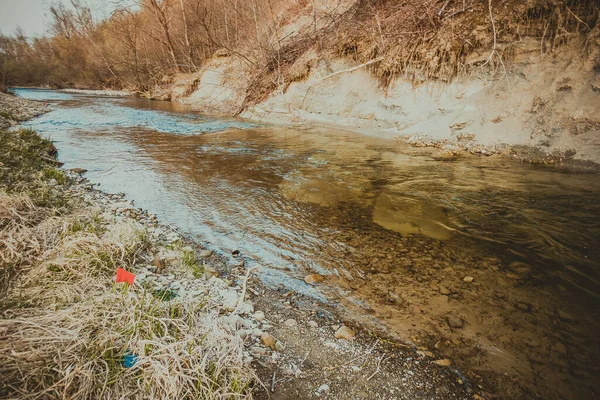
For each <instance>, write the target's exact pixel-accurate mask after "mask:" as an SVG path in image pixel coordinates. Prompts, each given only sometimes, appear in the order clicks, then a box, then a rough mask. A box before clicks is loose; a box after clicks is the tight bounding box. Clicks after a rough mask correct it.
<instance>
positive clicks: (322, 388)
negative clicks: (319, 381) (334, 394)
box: [317, 383, 329, 394]
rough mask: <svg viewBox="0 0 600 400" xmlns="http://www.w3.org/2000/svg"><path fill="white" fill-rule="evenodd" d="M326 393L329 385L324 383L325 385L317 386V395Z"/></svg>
mask: <svg viewBox="0 0 600 400" xmlns="http://www.w3.org/2000/svg"><path fill="white" fill-rule="evenodd" d="M327 391H329V385H328V384H326V383H325V384H323V385H321V386H319V388H318V389H317V394H321V393H323V392H327Z"/></svg>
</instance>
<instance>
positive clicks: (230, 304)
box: [219, 289, 238, 311]
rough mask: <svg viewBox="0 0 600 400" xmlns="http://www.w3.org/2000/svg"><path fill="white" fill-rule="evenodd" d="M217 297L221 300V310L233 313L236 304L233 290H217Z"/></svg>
mask: <svg viewBox="0 0 600 400" xmlns="http://www.w3.org/2000/svg"><path fill="white" fill-rule="evenodd" d="M219 296H221V298H222V299H223V301H222V303H221V304H222V305H223V308H224V309H226V310H228V311H233V310H234V309H235V306H236V305H237V303H238V294H237V292H236V291H234V290H228V289H221V290H219Z"/></svg>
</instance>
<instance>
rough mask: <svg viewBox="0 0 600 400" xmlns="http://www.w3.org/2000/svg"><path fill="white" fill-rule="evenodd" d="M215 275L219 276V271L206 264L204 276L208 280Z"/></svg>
mask: <svg viewBox="0 0 600 400" xmlns="http://www.w3.org/2000/svg"><path fill="white" fill-rule="evenodd" d="M213 276H219V273H218V272H217V270H216V269H214V268H213V267H210V266H208V265H206V266H204V278H205V279H206V280H208V279H210V278H212V277H213Z"/></svg>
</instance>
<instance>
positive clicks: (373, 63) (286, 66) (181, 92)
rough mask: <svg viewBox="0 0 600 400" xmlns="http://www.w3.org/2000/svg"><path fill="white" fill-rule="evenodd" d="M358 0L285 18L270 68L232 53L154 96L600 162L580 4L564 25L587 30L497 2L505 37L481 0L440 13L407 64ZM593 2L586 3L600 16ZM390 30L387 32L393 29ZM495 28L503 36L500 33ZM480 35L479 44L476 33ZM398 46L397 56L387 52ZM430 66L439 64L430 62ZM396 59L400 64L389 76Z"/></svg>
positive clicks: (594, 50) (593, 39)
mask: <svg viewBox="0 0 600 400" xmlns="http://www.w3.org/2000/svg"><path fill="white" fill-rule="evenodd" d="M358 3H360V2H352V1H346V2H342V3H340V4H339V5H338V8H336V9H335V11H332V10H331V9H325V8H326V6H325V5H324V6H323V7H324V9H323V10H320V11H319V10H317V14H318V13H319V12H322V13H323V14H327V13H329V14H327V15H330V14H332V13H333V14H335V15H336V16H337V17H335V18H337V19H335V18H334V17H331V19H332V20H335V21H337V22H335V23H332V24H333V25H331V24H329V25H328V23H326V22H325V21H321V20H317V22H314V21H313V20H312V17H311V14H310V12H311V8H310V7H309V6H308V5H307V6H306V7H305V8H304V9H302V10H300V11H297V10H296V11H294V12H295V14H291V15H288V16H287V19H286V20H284V21H283V22H282V26H280V27H279V30H278V31H277V34H279V35H280V36H281V37H282V39H281V45H280V46H281V47H280V48H279V50H277V51H278V52H279V53H277V54H276V55H274V56H273V57H274V60H275V61H277V63H275V61H272V62H271V64H268V65H267V68H266V69H265V70H264V71H263V70H262V69H261V68H262V66H259V65H255V64H251V63H249V62H248V61H247V60H245V59H244V58H242V57H239V56H236V55H235V53H232V52H229V51H225V50H224V51H220V52H217V53H216V54H215V56H214V57H213V58H212V59H211V60H210V61H209V62H207V63H206V64H205V65H204V66H203V67H202V69H201V70H200V71H199V72H197V73H194V74H179V75H176V76H175V77H173V79H172V80H171V83H170V84H166V85H163V86H162V87H160V88H156V89H155V90H154V91H153V92H151V93H149V94H148V95H149V96H150V97H152V98H161V99H172V100H176V101H180V102H184V103H187V104H191V105H193V106H194V108H196V109H198V110H202V111H205V112H217V113H224V114H229V115H237V114H239V115H241V116H242V117H245V118H249V119H253V120H259V121H266V122H279V123H285V124H290V123H302V124H306V123H311V124H334V125H338V126H344V127H347V128H351V129H356V130H360V131H362V132H365V133H367V134H372V135H380V136H385V137H392V138H398V139H399V140H406V141H408V142H409V143H411V144H414V145H416V146H432V147H436V148H438V149H439V152H440V156H452V155H453V154H454V153H455V152H459V151H462V150H466V151H469V152H471V153H476V154H485V155H490V154H494V153H500V154H503V155H509V156H511V157H513V158H517V159H523V160H529V161H532V162H535V163H542V164H569V163H572V162H573V161H574V160H576V161H577V162H578V163H579V164H581V165H584V166H585V164H586V162H593V163H599V162H600V119H599V115H600V38H599V36H598V30H599V28H598V26H596V27H594V25H591V26H590V25H588V24H586V25H585V26H584V25H581V23H580V22H579V21H581V19H580V18H579V17H577V18H578V19H574V17H573V15H575V14H574V13H573V10H574V8H573V6H572V5H571V6H565V7H566V9H565V12H567V14H568V16H569V17H568V18H567V19H564V20H563V23H565V24H567V22H565V21H567V20H568V19H569V18H571V19H572V22H573V23H574V24H576V25H577V26H579V27H580V28H581V29H580V30H578V29H579V28H573V29H571V28H569V27H568V26H567V25H568V24H567V25H564V27H562V28H560V26H555V23H556V21H554V22H552V21H553V20H552V18H554V17H553V16H552V15H553V14H552V13H554V12H555V11H554V10H551V9H546V8H543V7H542V5H539V4H538V3H543V2H530V3H531V4H532V5H531V7H532V8H530V9H528V8H527V7H525V6H523V4H521V2H514V3H515V7H516V8H515V11H514V12H515V14H514V18H515V19H517V18H518V17H517V15H521V14H518V13H524V14H523V15H527V18H532V19H530V20H528V21H529V22H528V23H529V24H530V25H527V24H526V23H525V22H519V23H514V21H512V22H510V21H511V18H513V16H511V15H512V14H511V11H510V10H508V9H507V7H506V6H505V7H499V6H495V8H494V10H493V14H492V15H494V18H496V23H498V24H499V23H500V22H498V21H499V20H501V21H503V22H502V24H504V25H503V27H504V30H503V31H502V33H500V32H498V33H497V34H498V35H500V36H499V38H498V43H496V42H492V35H491V34H492V26H491V24H490V18H489V16H486V12H487V11H488V10H487V8H486V7H483V3H484V2H481V4H479V3H477V6H475V5H473V7H483V8H481V9H478V10H477V12H476V11H474V10H473V9H471V10H468V11H467V12H462V11H461V10H460V9H456V10H454V13H457V14H458V15H459V16H460V18H459V17H456V18H459V19H458V20H457V21H455V22H453V23H450V22H448V21H447V20H446V19H443V20H442V22H441V26H438V25H436V28H432V29H434V30H437V34H436V35H437V36H435V40H434V39H431V42H427V41H424V40H422V38H419V39H415V41H414V46H415V48H416V49H418V50H419V52H420V53H423V54H425V55H422V54H420V53H419V54H420V55H419V56H414V57H413V58H410V57H409V58H408V59H407V61H406V63H405V64H406V65H405V67H403V68H400V67H399V66H398V63H400V62H401V61H402V60H403V57H405V55H403V54H404V51H405V50H406V48H405V47H402V43H403V42H402V41H401V42H399V44H397V45H393V44H391V43H390V42H386V36H385V33H386V32H387V30H391V29H392V27H391V26H386V25H385V24H384V25H382V26H380V29H383V31H382V37H381V41H382V42H385V43H387V44H386V45H383V44H381V43H379V42H378V41H377V40H375V39H373V38H371V39H369V38H365V37H363V36H364V35H363V36H361V33H360V31H357V30H356V29H351V27H348V26H347V25H345V24H344V23H343V21H344V18H350V16H352V15H354V16H355V17H361V18H366V19H368V21H365V22H364V23H365V29H367V27H369V28H372V27H371V26H370V25H369V24H375V25H374V26H375V27H376V26H377V24H376V22H377V21H378V20H377V17H376V15H375V17H373V15H370V14H369V13H368V12H365V11H364V10H362V9H361V6H360V4H358ZM384 3H386V2H381V4H379V3H378V5H377V6H376V7H381V10H380V11H381V12H382V13H383V12H386V10H388V8H389V7H388V6H390V5H389V4H388V5H387V6H386V5H385V4H384ZM448 3H450V6H452V7H454V6H455V5H454V4H453V2H447V4H448ZM491 4H492V3H490V5H491ZM586 4H587V3H585V4H581V7H583V8H581V9H580V12H584V11H585V10H588V9H587V8H584V6H585V7H587V6H589V7H592V5H589V4H587V6H586ZM463 6H464V5H463ZM386 7H388V8H386ZM390 7H391V6H390ZM407 7H408V6H407ZM523 7H525V9H523ZM540 7H541V8H540ZM544 7H545V6H544ZM569 7H571V8H569ZM363 8H364V7H363ZM592 8H593V7H592ZM592 8H590V9H589V10H588V11H589V12H591V13H592V14H593V12H592V11H591V10H592ZM377 12H379V11H377ZM490 12H492V10H491V9H490ZM560 12H561V11H558V9H557V10H556V13H558V14H560ZM352 13H355V14H352ZM365 13H366V14H365ZM373 13H375V11H373ZM545 13H550V14H548V15H546V14H545ZM465 14H469V15H465ZM538 14H539V15H538ZM561 15H562V14H561ZM576 16H577V15H575V17H576ZM588 17H589V18H592V17H593V15H589V16H588ZM369 18H371V19H369ZM373 18H374V20H373V21H372V19H373ZM390 18H391V17H390ZM453 18H454V17H453ZM519 18H520V17H519ZM545 18H549V19H548V20H546V19H545ZM323 19H325V17H323ZM374 21H375V22H374ZM594 21H595V20H594ZM313 22H314V23H313ZM391 23H392V22H391V21H388V24H391ZM399 23H400V22H399ZM407 23H408V22H407ZM520 23H525V25H522V26H520V25H519V24H520ZM590 23H591V22H590ZM314 24H316V26H315V25H314ZM448 24H450V25H448ZM539 24H542V25H541V26H542V27H543V26H544V24H546V25H545V26H546V30H545V31H544V30H543V29H542V30H541V31H540V30H539V29H537V26H538V25H539ZM446 25H448V26H446ZM467 25H468V28H467ZM559 25H560V24H559ZM494 26H495V25H494ZM524 26H527V27H528V28H523V27H524ZM534 27H536V28H535V29H534ZM549 27H551V28H549ZM451 29H453V30H455V31H451ZM471 29H472V30H473V31H472V32H471ZM549 29H550V30H552V29H558V30H559V31H560V32H563V31H564V32H568V33H560V34H556V36H557V37H554V36H553V39H552V41H549V40H550V39H549V37H548V35H549V34H550V33H549ZM561 29H562V31H561ZM314 30H317V31H318V33H317V34H315V35H317V37H320V38H321V39H320V40H321V42H319V41H318V40H316V39H315V38H312V39H314V40H313V41H312V42H310V43H311V44H306V42H307V40H306V38H307V37H309V36H310V35H311V32H313V31H314ZM520 30H521V31H522V32H520ZM463 31H465V32H464V33H463ZM452 32H454V33H452ZM388 34H389V35H390V38H389V40H390V41H392V40H394V39H393V38H396V36H393V35H392V34H391V33H389V32H388ZM493 34H494V35H493V37H494V40H496V39H495V38H496V36H495V35H496V31H494V32H493ZM319 35H321V36H319ZM336 35H337V36H336ZM453 35H458V36H459V37H462V39H461V40H463V42H462V43H463V46H464V47H463V48H462V49H457V50H456V52H457V53H456V54H454V56H453V57H451V55H452V51H447V49H445V50H443V51H441V50H439V49H438V47H436V46H438V45H441V44H440V43H442V44H443V43H446V42H448V46H449V47H448V48H451V47H452V46H455V41H456V40H458V39H457V38H456V36H453ZM511 35H512V36H511ZM553 35H555V33H553ZM348 36H350V37H354V36H356V37H354V38H353V39H352V40H354V42H352V43H354V44H353V45H352V46H354V47H352V46H351V47H350V48H348V49H349V50H348V49H347V52H346V53H343V52H342V53H343V54H340V53H339V52H337V53H336V52H335V51H332V50H331V49H330V48H331V47H332V46H334V45H336V44H337V45H339V46H342V44H344V45H345V46H350V45H348V44H347V43H346V42H347V41H348V40H350V39H348V40H346V39H347V37H348ZM400 37H401V38H402V36H400ZM500 37H501V38H502V41H501V42H500ZM558 37H563V39H560V40H559V39H558ZM565 37H566V38H567V39H565ZM336 38H337V39H336ZM344 38H345V39H344ZM396 39H397V38H396ZM404 39H405V38H404ZM404 39H402V40H404ZM476 39H477V40H479V42H477V43H478V44H477V45H476V44H474V43H471V42H470V41H475V40H476ZM344 40H346V41H344ZM361 40H362V42H361ZM444 41H446V42H444ZM438 42H440V43H438ZM550 42H551V44H550ZM319 43H320V44H319ZM332 43H333V44H332ZM450 43H451V44H450ZM465 43H471V44H470V45H468V44H465ZM407 45H408V44H404V46H407ZM327 46H329V47H327ZM361 46H362V47H365V46H366V47H367V48H374V50H373V52H375V53H376V52H377V50H379V51H381V50H382V49H381V47H383V48H384V49H385V50H386V51H387V53H382V55H381V56H371V57H370V58H369V57H366V56H365V55H364V54H363V53H361V50H364V49H362V47H361ZM368 46H371V47H368ZM326 49H329V50H326ZM392 49H396V53H390V52H392ZM365 51H366V50H365ZM430 53H431V54H430ZM442 56H443V57H447V59H444V58H443V57H442ZM277 57H279V58H277ZM406 57H408V56H406ZM402 62H403V61H402ZM432 63H433V64H432ZM431 65H435V66H436V67H435V68H434V69H433V71H432V70H431V69H430V67H431ZM492 65H493V68H491V66H492ZM269 66H270V67H269ZM394 68H396V69H398V68H399V71H402V72H401V73H397V74H396V73H394V74H392V75H390V72H389V70H390V69H394ZM453 68H454V69H453ZM386 71H388V72H386ZM382 74H383V75H382ZM386 74H387V75H386ZM382 77H385V79H383V78H382Z"/></svg>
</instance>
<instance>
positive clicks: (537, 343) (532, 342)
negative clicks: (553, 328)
mask: <svg viewBox="0 0 600 400" xmlns="http://www.w3.org/2000/svg"><path fill="white" fill-rule="evenodd" d="M523 342H524V343H525V344H526V345H527V346H529V347H532V348H535V347H540V345H541V344H542V343H541V342H540V341H539V340H538V339H535V338H528V339H525V340H523Z"/></svg>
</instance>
